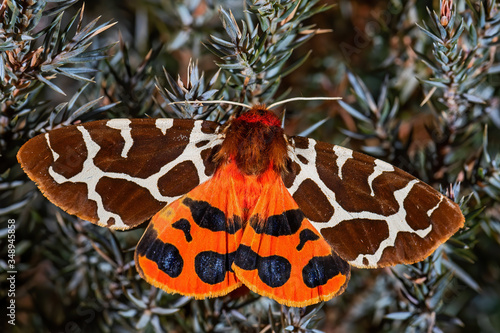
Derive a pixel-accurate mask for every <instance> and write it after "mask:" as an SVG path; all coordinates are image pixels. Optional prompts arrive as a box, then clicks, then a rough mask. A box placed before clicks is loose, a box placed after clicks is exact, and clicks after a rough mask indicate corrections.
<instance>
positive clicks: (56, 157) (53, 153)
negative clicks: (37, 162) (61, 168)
mask: <svg viewBox="0 0 500 333" xmlns="http://www.w3.org/2000/svg"><path fill="white" fill-rule="evenodd" d="M45 140H46V141H47V146H48V147H49V149H50V151H51V152H52V158H54V162H55V161H57V159H58V158H59V154H58V153H56V152H55V151H54V149H52V146H51V145H50V138H49V133H45Z"/></svg>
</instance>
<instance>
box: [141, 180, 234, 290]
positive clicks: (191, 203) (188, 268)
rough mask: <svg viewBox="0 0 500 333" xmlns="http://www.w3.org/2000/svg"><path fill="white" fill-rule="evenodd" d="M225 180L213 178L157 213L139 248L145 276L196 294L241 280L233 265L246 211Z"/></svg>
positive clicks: (168, 287)
mask: <svg viewBox="0 0 500 333" xmlns="http://www.w3.org/2000/svg"><path fill="white" fill-rule="evenodd" d="M224 185H227V184H226V183H224V182H222V183H221V182H220V179H219V177H214V178H212V179H210V180H209V181H207V182H206V183H203V184H201V185H199V186H198V187H196V188H195V189H193V190H192V191H191V192H189V193H188V194H186V195H185V196H183V197H181V198H180V199H178V200H176V201H175V202H173V203H172V204H170V205H168V206H167V207H165V208H164V209H162V210H161V211H160V212H158V213H157V214H156V215H155V216H154V217H153V218H152V220H151V223H150V224H149V227H148V228H147V230H146V232H145V234H144V236H143V237H142V238H141V241H140V242H139V244H138V246H137V249H136V253H135V260H136V266H137V270H138V271H139V273H140V275H141V276H142V277H143V278H144V279H145V280H146V281H148V282H149V283H151V284H152V285H154V286H156V287H159V288H161V289H163V290H166V291H168V292H175V293H180V294H182V295H186V296H194V297H196V298H204V297H214V296H221V295H225V294H227V293H228V292H230V291H232V290H233V289H235V288H237V287H239V286H240V285H241V282H239V281H238V279H237V278H236V276H235V274H234V272H233V270H232V267H231V266H232V262H233V259H234V256H235V253H236V250H237V248H238V245H239V244H240V240H241V236H242V234H243V230H242V218H241V216H242V210H241V207H239V206H238V201H237V200H236V199H235V197H234V192H232V191H231V187H230V186H224Z"/></svg>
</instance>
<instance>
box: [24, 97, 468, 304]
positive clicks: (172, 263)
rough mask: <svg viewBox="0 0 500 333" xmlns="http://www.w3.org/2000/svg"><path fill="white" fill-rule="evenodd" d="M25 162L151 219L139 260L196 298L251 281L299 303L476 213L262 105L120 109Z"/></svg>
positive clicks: (130, 219) (86, 194) (113, 209)
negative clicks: (229, 111) (308, 133)
mask: <svg viewBox="0 0 500 333" xmlns="http://www.w3.org/2000/svg"><path fill="white" fill-rule="evenodd" d="M18 160H19V162H20V163H21V165H22V167H23V169H24V171H25V172H26V173H27V174H28V176H29V177H30V178H31V179H32V180H33V181H35V182H36V183H37V185H38V186H39V188H40V190H41V191H42V193H43V194H44V195H45V196H46V197H47V198H48V199H49V200H51V201H52V202H53V203H54V204H56V205H57V206H59V207H61V208H62V209H64V210H66V211H67V212H68V213H70V214H74V215H77V216H79V217H80V218H83V219H86V220H89V221H91V222H93V223H96V224H98V225H101V226H107V227H109V228H112V229H128V228H131V227H134V226H137V225H138V224H140V223H142V222H143V221H145V220H147V219H149V218H151V217H152V219H151V223H150V225H149V226H148V228H147V230H146V232H145V234H144V235H143V237H142V239H141V241H140V242H139V244H138V245H137V249H136V253H135V263H136V266H137V269H138V271H139V274H140V275H141V276H142V277H143V278H144V279H145V280H146V281H148V282H149V283H151V284H153V285H155V286H157V287H159V288H162V289H164V290H166V291H168V292H176V293H180V294H183V295H189V296H194V297H197V298H204V297H214V296H221V295H225V294H227V293H229V292H230V291H232V290H234V289H235V288H237V287H238V286H240V285H241V284H242V283H243V284H245V285H246V286H247V287H248V288H249V289H251V290H253V291H254V292H256V293H258V294H261V295H265V296H267V297H270V298H272V299H274V300H276V301H278V302H279V303H282V304H285V305H289V306H306V305H310V304H314V303H317V302H319V301H325V300H328V299H330V298H332V297H334V296H336V295H339V294H340V293H342V292H343V290H344V289H345V287H346V285H347V282H348V280H349V277H350V266H355V267H361V268H377V267H384V266H391V265H396V264H399V263H406V264H408V263H414V262H418V261H421V260H423V259H424V258H426V257H427V256H429V255H430V254H431V253H432V252H433V251H434V250H435V249H436V248H437V247H438V246H439V245H440V244H442V243H443V242H445V241H446V240H447V239H448V238H449V237H451V235H453V234H454V233H455V232H456V231H457V230H458V229H459V228H461V227H462V226H463V224H464V217H463V215H462V213H461V211H460V209H459V207H458V205H457V204H455V203H454V202H453V201H451V200H450V199H449V198H447V197H445V196H444V195H442V194H440V193H439V192H437V191H436V190H434V189H433V188H432V187H430V186H428V185H427V184H425V183H423V182H421V181H419V180H418V179H416V178H414V177H413V176H411V175H409V174H407V173H406V172H404V171H402V170H400V169H398V168H396V167H394V166H392V165H390V164H388V163H386V162H383V161H381V160H378V159H374V158H372V157H369V156H366V155H363V154H361V153H357V152H354V151H351V150H349V149H346V148H343V147H340V146H336V145H331V144H328V143H324V142H317V141H315V140H313V139H309V138H304V137H289V136H287V135H285V134H284V131H283V129H282V127H281V126H280V121H279V119H278V118H277V117H276V116H275V115H274V114H273V113H272V112H271V111H269V110H268V108H266V107H264V106H255V107H253V108H251V109H250V110H249V111H247V112H245V113H242V114H241V115H240V116H239V117H236V118H234V119H232V120H230V121H228V122H226V123H225V124H222V125H221V124H218V123H215V122H211V121H204V120H189V119H132V120H129V119H113V120H101V121H94V122H90V123H86V124H79V125H73V126H68V127H64V128H60V129H55V130H53V131H50V132H48V133H45V134H41V135H39V136H36V137H34V138H33V139H31V140H30V141H28V142H27V143H26V144H25V145H24V146H23V147H21V149H20V151H19V153H18Z"/></svg>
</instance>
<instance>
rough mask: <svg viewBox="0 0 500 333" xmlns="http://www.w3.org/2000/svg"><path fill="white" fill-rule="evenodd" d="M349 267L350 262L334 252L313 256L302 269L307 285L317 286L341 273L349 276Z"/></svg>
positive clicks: (310, 286)
mask: <svg viewBox="0 0 500 333" xmlns="http://www.w3.org/2000/svg"><path fill="white" fill-rule="evenodd" d="M349 269H350V266H349V264H348V263H347V262H345V261H344V260H342V259H340V257H339V256H338V255H336V254H335V253H333V254H332V255H329V256H325V257H314V258H312V259H311V260H310V261H309V262H308V263H307V265H306V266H305V267H304V269H303V270H302V278H303V279H304V283H305V285H306V286H308V287H309V288H315V287H319V286H323V285H325V284H326V283H327V282H328V280H330V279H332V278H334V277H335V276H337V275H339V274H340V275H344V276H347V275H348V274H349Z"/></svg>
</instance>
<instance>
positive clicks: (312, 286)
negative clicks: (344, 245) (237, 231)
mask: <svg viewBox="0 0 500 333" xmlns="http://www.w3.org/2000/svg"><path fill="white" fill-rule="evenodd" d="M233 267H234V271H235V272H236V276H237V277H238V279H240V280H241V281H242V282H243V283H244V284H245V285H246V286H247V287H249V288H250V289H251V290H253V291H254V292H256V293H258V294H260V295H264V296H267V297H269V298H272V299H274V300H276V301H278V302H279V303H281V304H285V305H288V306H295V307H302V306H307V305H310V304H314V303H317V302H320V301H326V300H329V299H330V298H332V297H334V296H337V295H339V294H341V293H342V292H343V291H344V289H345V287H346V286H347V281H348V280H349V277H350V266H349V264H348V263H347V262H345V261H344V260H342V259H341V258H340V257H339V256H338V255H337V254H336V253H335V252H333V251H332V249H331V247H330V246H329V245H328V243H327V242H326V241H325V240H324V238H323V237H322V236H321V235H320V234H319V233H318V232H317V231H316V229H315V228H314V227H313V226H312V225H311V224H310V223H309V221H308V220H307V219H306V218H305V217H304V214H303V213H302V211H301V210H300V209H299V207H298V206H297V204H296V203H295V202H294V200H293V199H292V197H291V195H290V194H289V193H288V191H287V190H286V188H285V186H284V185H283V182H282V180H281V178H280V177H279V176H278V177H277V178H276V181H275V182H274V183H270V184H265V185H264V189H263V190H262V193H261V195H260V198H259V200H258V201H257V204H256V206H255V207H254V209H253V210H252V212H251V215H250V218H249V220H248V224H247V226H246V227H245V230H244V234H243V238H242V239H241V245H240V247H239V248H238V251H237V253H236V258H235V260H234V264H233Z"/></svg>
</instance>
